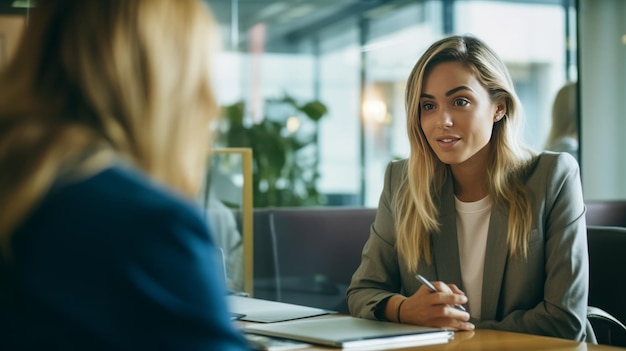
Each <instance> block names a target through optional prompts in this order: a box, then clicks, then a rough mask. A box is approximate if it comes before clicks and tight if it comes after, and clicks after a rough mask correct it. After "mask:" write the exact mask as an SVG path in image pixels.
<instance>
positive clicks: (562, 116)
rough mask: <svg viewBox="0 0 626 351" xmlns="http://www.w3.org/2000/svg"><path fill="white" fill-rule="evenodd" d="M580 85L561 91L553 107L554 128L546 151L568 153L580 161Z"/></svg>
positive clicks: (569, 84) (564, 88) (572, 83)
mask: <svg viewBox="0 0 626 351" xmlns="http://www.w3.org/2000/svg"><path fill="white" fill-rule="evenodd" d="M576 116H578V84H577V83H576V82H569V83H567V84H565V85H564V86H563V87H561V89H559V91H558V93H557V94H556V97H555V98H554V103H553V105H552V128H551V129H550V135H549V136H548V141H547V142H546V150H550V151H558V152H567V153H569V154H570V155H572V156H574V158H575V159H576V160H577V161H578V118H576Z"/></svg>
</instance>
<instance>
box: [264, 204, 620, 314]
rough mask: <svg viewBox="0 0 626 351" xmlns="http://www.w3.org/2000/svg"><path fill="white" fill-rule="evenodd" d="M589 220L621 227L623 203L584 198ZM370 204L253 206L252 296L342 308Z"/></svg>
mask: <svg viewBox="0 0 626 351" xmlns="http://www.w3.org/2000/svg"><path fill="white" fill-rule="evenodd" d="M586 206H587V212H586V217H587V218H586V219H587V223H588V225H593V226H620V227H626V202H618V201H616V202H607V201H589V202H587V203H586ZM375 217H376V209H374V208H355V207H319V208H317V207H307V208H270V209H255V210H254V219H253V220H254V273H253V276H254V283H253V286H254V293H253V294H254V296H255V297H258V298H263V299H269V300H275V301H284V302H290V303H296V304H301V305H307V306H314V307H320V308H327V309H332V310H336V311H339V312H342V313H347V312H348V309H347V305H346V302H345V292H346V289H347V287H348V285H349V283H350V280H351V278H352V274H353V273H354V271H355V270H356V268H357V267H358V265H359V263H360V260H361V251H362V249H363V245H364V244H365V242H366V241H367V238H368V237H369V232H370V226H371V225H372V223H373V222H374V219H375Z"/></svg>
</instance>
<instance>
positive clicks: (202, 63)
mask: <svg viewBox="0 0 626 351" xmlns="http://www.w3.org/2000/svg"><path fill="white" fill-rule="evenodd" d="M216 31H217V26H216V24H215V23H214V20H213V19H212V15H211V13H210V11H209V10H208V8H206V7H205V5H204V4H203V3H202V2H201V1H200V0H176V1H172V0H134V1H129V0H106V1H84V0H45V1H38V7H37V8H35V9H34V10H33V14H32V16H31V17H30V19H29V25H28V27H27V28H26V32H25V34H24V36H23V40H22V41H21V44H20V47H19V49H18V52H17V53H16V55H15V56H14V57H13V60H12V61H11V62H10V63H9V64H8V65H7V66H5V69H4V71H3V72H2V73H1V74H0V91H2V94H0V169H1V170H2V172H1V173H0V240H1V241H0V248H1V250H2V251H1V252H2V256H1V258H0V262H1V263H0V330H2V338H1V340H0V345H2V346H1V347H2V348H3V349H8V350H13V349H63V350H74V349H79V350H97V349H105V350H119V349H135V350H137V349H145V350H151V349H159V350H162V349H175V350H244V349H246V343H245V341H244V338H243V337H242V335H241V334H239V332H238V331H237V330H236V329H235V328H234V326H233V324H232V322H231V321H230V318H229V314H228V310H227V306H226V303H225V302H226V300H225V295H226V286H225V280H224V277H223V273H222V272H223V270H222V268H221V265H222V263H221V261H220V260H219V258H218V257H219V256H218V253H217V252H216V251H215V246H214V243H213V240H212V237H211V234H210V232H209V230H208V225H207V223H206V221H205V220H204V219H203V218H204V217H203V215H202V214H201V212H200V210H199V208H197V207H196V205H195V201H194V199H195V197H196V195H197V192H198V189H199V188H200V183H201V180H202V175H203V171H204V167H205V160H206V158H207V157H206V156H207V154H206V152H207V150H208V148H209V146H210V132H209V130H210V128H209V126H210V123H211V121H212V119H213V118H214V116H216V102H215V101H214V96H213V91H212V88H211V85H210V71H211V67H210V61H211V57H212V55H213V51H214V46H216V44H217V41H218V37H217V33H216Z"/></svg>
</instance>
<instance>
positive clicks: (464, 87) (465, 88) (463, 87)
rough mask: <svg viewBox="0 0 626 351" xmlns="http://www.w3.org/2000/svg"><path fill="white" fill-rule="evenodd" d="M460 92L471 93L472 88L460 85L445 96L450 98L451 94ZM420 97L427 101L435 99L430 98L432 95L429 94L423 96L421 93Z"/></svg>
mask: <svg viewBox="0 0 626 351" xmlns="http://www.w3.org/2000/svg"><path fill="white" fill-rule="evenodd" d="M461 90H469V91H473V90H472V88H470V87H468V86H467V85H461V86H458V87H456V88H454V89H450V90H448V91H447V92H446V96H450V95H452V94H454V93H456V92H457V91H461ZM420 97H423V98H427V99H434V98H435V97H434V96H432V95H429V94H424V93H422V95H420Z"/></svg>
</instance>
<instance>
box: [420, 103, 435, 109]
mask: <svg viewBox="0 0 626 351" xmlns="http://www.w3.org/2000/svg"><path fill="white" fill-rule="evenodd" d="M434 108H435V105H434V104H431V103H430V102H425V103H423V104H422V110H424V111H430V110H432V109H434Z"/></svg>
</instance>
